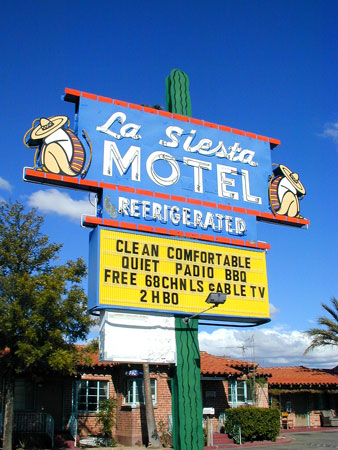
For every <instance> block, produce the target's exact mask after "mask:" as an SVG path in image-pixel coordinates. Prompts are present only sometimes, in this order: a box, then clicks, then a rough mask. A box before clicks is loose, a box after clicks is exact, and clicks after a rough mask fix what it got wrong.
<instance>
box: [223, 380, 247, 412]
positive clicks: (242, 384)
mask: <svg viewBox="0 0 338 450" xmlns="http://www.w3.org/2000/svg"><path fill="white" fill-rule="evenodd" d="M228 399H229V403H231V404H232V406H234V405H236V404H237V403H252V386H251V383H248V382H247V381H245V380H242V381H240V380H229V383H228Z"/></svg>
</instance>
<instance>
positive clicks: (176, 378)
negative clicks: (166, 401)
mask: <svg viewBox="0 0 338 450" xmlns="http://www.w3.org/2000/svg"><path fill="white" fill-rule="evenodd" d="M166 106H167V110H168V111H170V112H172V113H175V114H181V115H184V116H188V117H191V115H192V113H191V99H190V93H189V79H188V76H187V74H186V73H184V72H183V71H181V70H178V69H173V70H172V71H171V72H170V75H169V76H168V77H167V79H166ZM175 336H176V353H177V366H176V368H175V369H174V375H173V378H172V383H171V386H172V390H171V391H172V417H173V444H174V450H203V447H204V442H203V430H202V420H203V412H202V400H201V386H200V382H201V381H200V380H201V368H200V350H199V345H198V319H192V320H190V321H189V323H187V324H186V323H184V322H183V320H182V317H176V318H175Z"/></svg>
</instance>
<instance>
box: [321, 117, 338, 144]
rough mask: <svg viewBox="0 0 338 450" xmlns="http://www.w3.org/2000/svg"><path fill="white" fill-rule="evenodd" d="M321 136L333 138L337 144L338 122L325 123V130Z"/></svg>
mask: <svg viewBox="0 0 338 450" xmlns="http://www.w3.org/2000/svg"><path fill="white" fill-rule="evenodd" d="M321 136H323V137H326V138H329V139H332V140H333V141H334V142H335V143H336V144H338V122H335V123H327V124H325V126H324V131H323V133H322V134H321Z"/></svg>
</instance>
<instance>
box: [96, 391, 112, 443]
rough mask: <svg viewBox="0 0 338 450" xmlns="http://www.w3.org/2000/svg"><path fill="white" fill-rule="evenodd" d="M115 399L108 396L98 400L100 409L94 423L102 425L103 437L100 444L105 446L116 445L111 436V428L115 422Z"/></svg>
mask: <svg viewBox="0 0 338 450" xmlns="http://www.w3.org/2000/svg"><path fill="white" fill-rule="evenodd" d="M116 405H117V400H116V399H114V398H108V399H106V400H102V401H101V402H100V410H99V412H98V414H97V420H96V423H97V424H100V425H101V426H102V434H103V439H100V444H101V445H105V446H108V445H109V446H111V447H115V446H116V440H115V439H114V438H113V437H112V428H113V426H114V424H115V411H116Z"/></svg>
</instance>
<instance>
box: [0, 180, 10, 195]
mask: <svg viewBox="0 0 338 450" xmlns="http://www.w3.org/2000/svg"><path fill="white" fill-rule="evenodd" d="M0 189H3V190H4V191H8V192H11V190H12V186H11V185H10V183H9V182H8V181H7V180H5V179H4V178H2V177H0Z"/></svg>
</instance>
